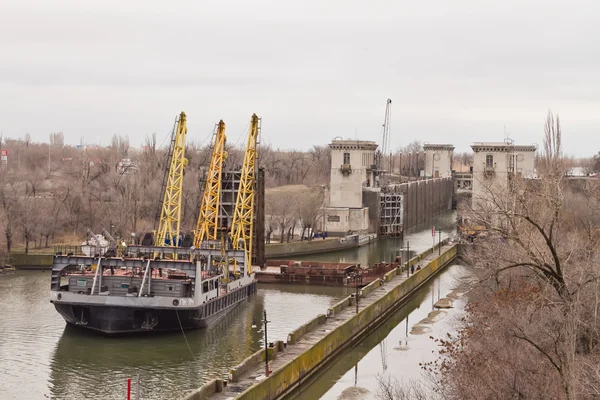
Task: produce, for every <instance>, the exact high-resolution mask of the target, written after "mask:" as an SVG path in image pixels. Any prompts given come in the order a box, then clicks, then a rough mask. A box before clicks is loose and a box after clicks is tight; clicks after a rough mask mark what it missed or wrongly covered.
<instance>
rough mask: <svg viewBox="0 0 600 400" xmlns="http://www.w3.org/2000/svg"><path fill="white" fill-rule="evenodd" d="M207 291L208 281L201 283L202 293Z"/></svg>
mask: <svg viewBox="0 0 600 400" xmlns="http://www.w3.org/2000/svg"><path fill="white" fill-rule="evenodd" d="M206 292H208V282H204V283H203V284H202V293H206Z"/></svg>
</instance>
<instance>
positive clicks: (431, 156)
mask: <svg viewBox="0 0 600 400" xmlns="http://www.w3.org/2000/svg"><path fill="white" fill-rule="evenodd" d="M423 150H424V151H425V176H426V177H430V178H449V177H451V176H452V158H453V157H452V156H453V154H454V146H453V145H451V144H431V143H426V144H424V145H423Z"/></svg>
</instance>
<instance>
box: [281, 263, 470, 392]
mask: <svg viewBox="0 0 600 400" xmlns="http://www.w3.org/2000/svg"><path fill="white" fill-rule="evenodd" d="M461 271H462V269H461V267H459V266H452V267H449V268H448V269H447V270H445V271H444V272H442V273H441V274H440V275H438V276H437V277H435V278H434V279H433V280H432V281H430V282H429V283H427V284H426V285H425V286H424V288H423V289H422V290H421V291H420V292H418V293H416V294H415V295H414V296H413V297H412V298H411V299H410V300H409V301H408V302H407V303H405V305H403V306H401V307H400V308H399V309H398V310H397V311H396V312H395V313H394V314H393V315H392V316H391V317H390V319H388V320H387V321H386V322H385V323H384V324H383V325H381V326H380V327H379V328H377V329H375V330H373V332H372V333H371V334H369V335H368V336H367V337H365V338H364V339H363V340H362V341H361V342H360V343H359V344H358V345H357V346H355V347H353V348H351V349H347V350H346V351H345V352H344V353H342V355H341V356H340V357H338V358H337V359H336V360H335V362H333V363H332V364H331V365H330V366H328V368H327V373H326V374H319V375H318V376H316V377H314V378H312V379H311V380H310V381H309V382H307V383H305V384H304V385H302V386H303V390H302V391H300V392H296V393H294V394H293V395H292V396H289V397H288V398H287V399H288V400H290V399H319V398H322V399H337V398H338V396H340V394H341V393H342V392H343V391H344V389H346V388H348V387H350V386H353V385H354V386H358V387H362V388H366V389H368V390H369V391H370V392H371V393H372V394H374V393H376V392H377V374H380V373H386V372H388V373H390V374H392V375H393V376H395V377H400V378H418V377H419V376H420V368H419V365H418V364H419V362H422V361H426V360H428V359H429V358H431V357H432V356H435V355H434V354H433V353H432V350H434V349H435V344H434V343H433V341H432V340H431V339H430V338H429V336H430V335H434V336H437V335H438V334H440V332H442V331H444V332H446V331H452V330H453V326H454V325H453V324H452V321H453V320H452V318H449V317H447V318H446V319H444V320H442V321H440V322H438V323H436V324H435V325H434V326H433V327H432V328H433V332H432V333H431V334H425V335H410V333H409V326H411V324H412V325H414V324H415V323H417V322H419V321H421V319H423V318H425V317H426V316H427V314H428V313H429V312H430V311H431V309H432V308H431V306H430V305H429V304H430V301H431V300H430V298H434V297H436V295H437V293H439V294H440V295H441V296H446V295H447V294H448V293H449V292H450V291H451V290H452V289H453V288H454V287H455V285H456V279H455V277H456V276H457V275H459V274H460V273H461ZM436 292H437V293H436ZM457 311H458V310H451V311H449V312H450V313H453V312H457ZM409 321H410V322H409ZM359 371H360V373H359Z"/></svg>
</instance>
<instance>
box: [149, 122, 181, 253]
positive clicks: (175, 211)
mask: <svg viewBox="0 0 600 400" xmlns="http://www.w3.org/2000/svg"><path fill="white" fill-rule="evenodd" d="M186 134H187V126H186V116H185V113H184V112H181V114H180V115H179V120H178V121H177V127H176V129H175V130H174V131H173V134H172V137H171V147H170V149H169V162H168V164H169V170H168V175H167V177H166V180H165V185H164V187H163V201H162V207H161V212H160V220H159V223H158V229H157V230H156V234H155V236H154V244H155V245H156V246H165V245H166V246H177V245H178V240H179V229H180V227H181V192H182V189H183V170H184V168H185V166H186V165H187V159H186V158H185V135H186Z"/></svg>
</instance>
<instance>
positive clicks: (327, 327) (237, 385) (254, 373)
mask: <svg viewBox="0 0 600 400" xmlns="http://www.w3.org/2000/svg"><path fill="white" fill-rule="evenodd" d="M452 246H453V244H450V245H444V246H442V253H444V252H445V251H446V250H448V249H450V248H451V247H452ZM436 257H438V251H437V249H436V251H435V253H434V254H430V255H428V256H427V257H425V258H424V259H423V260H421V261H420V262H419V263H418V264H420V265H421V266H425V265H427V264H428V263H429V262H430V261H433V260H434V259H435V258H436ZM415 271H416V266H415ZM406 279H407V276H406V272H404V273H403V274H401V276H395V277H394V278H393V279H392V280H390V281H389V282H384V283H383V285H382V286H380V287H378V288H377V289H375V290H374V291H373V292H371V293H370V294H369V295H368V296H366V297H364V298H361V299H360V300H359V302H358V308H359V310H362V309H364V308H365V307H367V306H369V305H370V304H373V303H374V302H375V301H376V300H377V299H379V298H380V297H382V296H384V295H385V294H386V293H388V292H389V291H391V290H393V289H394V288H395V287H396V286H398V285H399V284H400V283H402V282H403V281H405V280H406ZM398 300H400V299H398ZM323 314H327V310H323ZM355 314H356V306H349V307H346V308H345V309H344V310H342V311H341V312H340V313H339V314H337V315H335V316H334V317H332V318H328V319H327V322H326V323H325V324H323V325H320V326H319V328H318V329H317V330H316V331H313V332H309V333H307V334H305V335H304V336H302V337H301V338H300V339H299V340H298V341H297V342H296V343H295V344H294V345H291V346H287V347H286V348H285V349H284V350H283V351H282V352H280V353H279V354H277V358H276V359H275V361H270V362H269V369H270V370H271V371H275V370H276V369H277V368H279V367H281V366H282V365H284V364H285V363H287V362H289V361H290V360H292V359H293V358H294V357H296V356H298V355H299V354H301V353H303V352H304V351H305V350H307V349H308V348H309V347H311V346H312V345H314V344H315V343H317V342H318V341H319V340H320V339H322V338H323V337H324V336H325V335H327V333H329V332H330V331H331V330H332V329H334V328H336V327H337V326H339V325H341V324H342V323H343V322H344V321H346V320H347V319H349V318H351V317H352V316H353V315H355ZM262 379H265V364H264V363H262V364H260V365H259V366H257V367H256V368H252V369H251V370H250V371H248V372H247V373H246V374H244V375H242V377H241V379H240V380H239V381H238V382H228V384H227V386H226V387H224V388H223V392H221V393H216V394H214V395H213V396H211V397H210V399H211V400H230V399H233V398H234V397H235V396H237V395H238V394H240V393H242V392H243V391H244V390H246V389H247V388H248V387H250V386H252V385H253V384H254V383H256V382H259V381H261V380H262Z"/></svg>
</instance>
